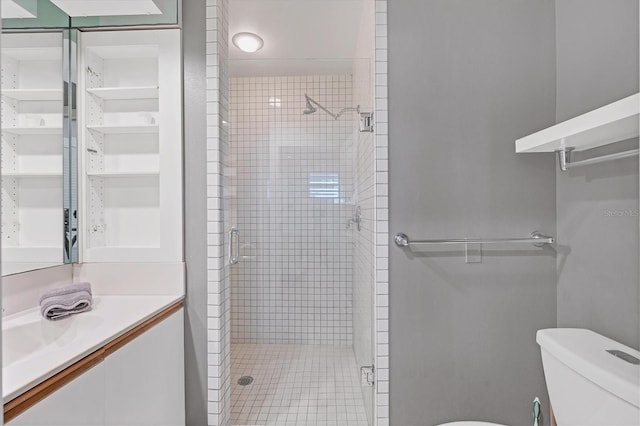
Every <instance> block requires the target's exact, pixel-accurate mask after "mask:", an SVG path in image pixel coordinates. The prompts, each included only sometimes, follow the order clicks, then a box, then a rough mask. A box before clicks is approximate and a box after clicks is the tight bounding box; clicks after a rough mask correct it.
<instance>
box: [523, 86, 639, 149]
mask: <svg viewBox="0 0 640 426" xmlns="http://www.w3.org/2000/svg"><path fill="white" fill-rule="evenodd" d="M639 114H640V94H638V93H636V94H635V95H631V96H629V97H626V98H624V99H621V100H619V101H616V102H613V103H611V104H609V105H605V106H603V107H601V108H598V109H595V110H593V111H589V112H587V113H585V114H582V115H579V116H577V117H574V118H572V119H570V120H567V121H564V122H562V123H559V124H556V125H555V126H552V127H549V128H546V129H544V130H541V131H539V132H536V133H534V134H532V135H529V136H526V137H524V138H521V139H518V140H516V152H517V153H525V152H555V151H557V150H559V149H562V148H573V149H575V150H576V151H582V150H586V149H591V148H595V147H598V146H602V145H607V144H610V143H614V142H620V141H623V140H627V139H631V138H634V137H638V134H639V131H638V118H639Z"/></svg>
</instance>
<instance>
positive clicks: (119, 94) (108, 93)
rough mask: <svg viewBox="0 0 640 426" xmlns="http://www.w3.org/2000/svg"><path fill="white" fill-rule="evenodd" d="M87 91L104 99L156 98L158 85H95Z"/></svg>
mask: <svg viewBox="0 0 640 426" xmlns="http://www.w3.org/2000/svg"><path fill="white" fill-rule="evenodd" d="M87 92H88V93H90V94H92V95H94V96H97V97H98V98H100V99H104V100H131V99H158V93H159V89H158V86H140V87H96V88H92V89H87Z"/></svg>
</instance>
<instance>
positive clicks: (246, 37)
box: [231, 33, 264, 53]
mask: <svg viewBox="0 0 640 426" xmlns="http://www.w3.org/2000/svg"><path fill="white" fill-rule="evenodd" d="M231 41H232V42H233V44H234V45H235V46H236V47H237V48H238V49H240V50H242V51H243V52H247V53H254V52H257V51H258V50H260V49H262V46H264V40H262V38H260V36H258V35H256V34H253V33H238V34H236V35H234V36H233V38H232V39H231Z"/></svg>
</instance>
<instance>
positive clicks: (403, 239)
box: [394, 231, 555, 247]
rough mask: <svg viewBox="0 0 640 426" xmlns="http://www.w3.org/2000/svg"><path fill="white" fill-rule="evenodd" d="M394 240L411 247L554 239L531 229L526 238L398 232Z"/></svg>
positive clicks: (548, 240)
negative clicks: (419, 235)
mask: <svg viewBox="0 0 640 426" xmlns="http://www.w3.org/2000/svg"><path fill="white" fill-rule="evenodd" d="M394 241H395V243H396V245H397V246H398V247H411V246H421V245H434V244H504V243H509V244H513V243H528V244H533V245H535V246H538V247H540V246H542V245H544V244H553V243H554V242H555V239H554V238H553V237H550V236H548V235H544V234H542V233H540V232H538V231H533V232H532V233H531V234H530V235H529V237H527V238H446V239H440V240H415V241H413V240H411V239H410V238H409V236H407V234H404V233H402V232H398V233H397V234H396V235H395V237H394Z"/></svg>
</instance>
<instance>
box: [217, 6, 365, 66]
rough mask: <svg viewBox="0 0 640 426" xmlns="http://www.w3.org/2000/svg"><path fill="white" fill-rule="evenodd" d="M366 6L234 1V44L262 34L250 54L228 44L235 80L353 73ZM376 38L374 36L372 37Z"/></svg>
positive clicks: (231, 13)
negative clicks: (243, 36) (259, 44)
mask: <svg viewBox="0 0 640 426" xmlns="http://www.w3.org/2000/svg"><path fill="white" fill-rule="evenodd" d="M367 3H369V2H368V1H367V0H230V1H229V8H230V10H229V40H231V37H232V36H233V35H234V34H236V33H239V32H243V31H247V32H252V33H255V34H258V35H259V36H260V37H262V38H263V39H264V47H263V48H262V49H261V50H259V51H258V52H256V53H245V52H242V51H241V50H239V49H238V48H237V47H235V46H234V45H233V44H232V43H231V42H230V43H229V56H230V59H231V61H230V66H229V68H230V69H229V72H230V74H231V76H264V75H302V74H327V73H344V72H350V71H351V68H352V64H353V60H354V59H355V52H356V45H357V42H358V35H359V29H360V23H361V20H362V19H363V18H362V17H363V11H364V7H365V5H366V4H367ZM372 36H373V35H372Z"/></svg>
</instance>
